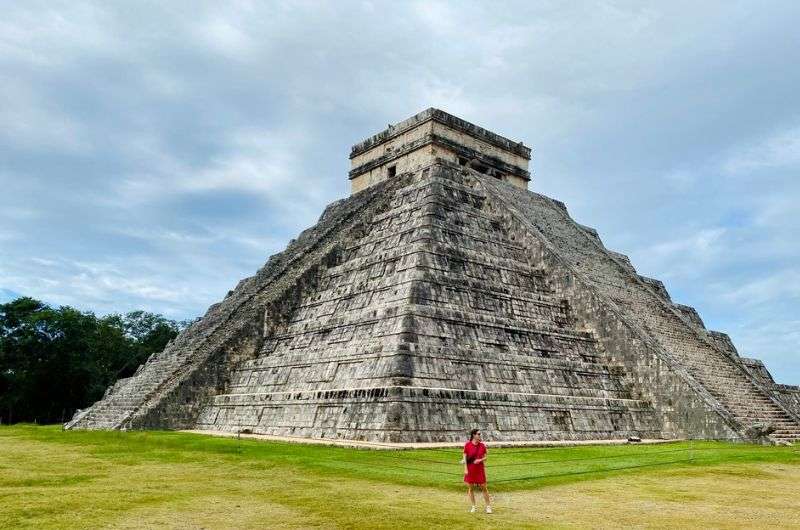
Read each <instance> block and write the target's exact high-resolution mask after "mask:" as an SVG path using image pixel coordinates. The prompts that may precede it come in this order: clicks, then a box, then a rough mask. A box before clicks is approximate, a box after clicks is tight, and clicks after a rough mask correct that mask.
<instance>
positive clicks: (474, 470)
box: [461, 429, 492, 513]
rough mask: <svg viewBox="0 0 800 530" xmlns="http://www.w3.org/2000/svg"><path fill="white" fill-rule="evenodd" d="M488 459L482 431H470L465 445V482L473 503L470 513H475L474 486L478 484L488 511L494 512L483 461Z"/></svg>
mask: <svg viewBox="0 0 800 530" xmlns="http://www.w3.org/2000/svg"><path fill="white" fill-rule="evenodd" d="M485 461H486V446H485V445H483V442H481V431H480V430H478V429H472V431H471V432H470V433H469V441H468V442H467V443H466V444H465V445H464V458H463V459H461V462H462V463H463V464H464V482H466V483H467V496H468V497H469V502H470V503H471V504H472V507H471V508H470V510H469V512H470V513H475V510H476V508H475V493H474V492H473V491H472V486H474V485H476V484H477V485H478V486H480V488H481V491H482V492H483V500H484V502H485V503H486V513H492V506H491V504H490V502H491V501H490V500H489V490H488V489H486V470H485V469H484V466H483V463H484V462H485Z"/></svg>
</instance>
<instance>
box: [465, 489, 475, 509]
mask: <svg viewBox="0 0 800 530" xmlns="http://www.w3.org/2000/svg"><path fill="white" fill-rule="evenodd" d="M467 497H469V502H470V504H471V505H472V506H475V492H473V491H472V484H467Z"/></svg>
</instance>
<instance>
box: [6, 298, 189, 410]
mask: <svg viewBox="0 0 800 530" xmlns="http://www.w3.org/2000/svg"><path fill="white" fill-rule="evenodd" d="M187 324H188V322H176V321H174V320H169V319H167V318H165V317H163V316H161V315H157V314H153V313H147V312H145V311H134V312H131V313H127V314H125V315H119V314H112V315H108V316H104V317H98V316H96V315H95V314H94V313H92V312H85V311H79V310H77V309H74V308H72V307H67V306H62V307H58V308H55V307H51V306H49V305H47V304H45V303H43V302H41V301H39V300H34V299H33V298H18V299H17V300H14V301H12V302H9V303H7V304H0V423H3V424H6V423H16V422H36V423H63V422H64V421H66V420H68V419H70V418H71V417H72V415H73V414H74V413H75V411H76V410H77V409H83V408H86V407H87V406H89V405H91V404H92V403H94V402H95V401H97V400H98V399H100V398H101V397H102V396H103V393H104V392H105V390H106V388H108V386H109V385H111V384H112V383H114V381H116V380H117V379H119V378H122V377H129V376H131V375H133V373H134V372H135V371H136V368H137V367H138V366H139V365H140V364H142V363H143V362H145V361H146V360H147V358H148V357H149V356H150V355H151V354H153V353H155V352H159V351H161V350H163V349H164V347H165V346H166V345H167V343H168V342H169V341H170V340H172V339H173V338H175V336H176V335H177V334H178V333H179V332H180V331H181V329H183V328H184V327H186V325H187Z"/></svg>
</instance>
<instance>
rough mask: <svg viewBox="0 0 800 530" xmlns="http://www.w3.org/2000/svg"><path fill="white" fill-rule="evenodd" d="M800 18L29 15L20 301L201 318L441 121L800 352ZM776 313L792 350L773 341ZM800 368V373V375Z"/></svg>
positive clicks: (1, 247) (720, 6)
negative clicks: (391, 146) (358, 172)
mask: <svg viewBox="0 0 800 530" xmlns="http://www.w3.org/2000/svg"><path fill="white" fill-rule="evenodd" d="M720 13H724V16H720ZM798 16H800V4H797V3H796V2H788V1H785V2H773V3H770V5H769V6H760V5H759V6H756V5H754V4H747V3H737V4H730V3H729V2H704V3H702V4H697V3H696V2H694V3H689V2H682V1H677V2H670V3H641V2H606V1H585V2H584V1H581V2H571V3H569V4H564V3H558V2H522V1H518V2H508V3H506V4H503V5H502V6H497V5H495V4H486V3H473V2H466V3H465V2H458V3H456V2H448V1H435V2H411V3H403V2H394V3H391V2H380V3H378V2H345V1H343V2H337V3H328V4H325V3H318V2H291V3H288V2H272V3H259V2H251V1H240V2H229V3H226V4H225V5H224V6H223V5H221V4H219V3H214V2H202V1H201V2H184V1H176V2H169V3H161V4H157V3H148V4H145V5H141V6H135V7H132V6H127V5H124V4H120V3H109V2H91V1H74V2H65V1H57V2H40V1H37V0H33V1H31V2H24V3H17V4H14V5H9V6H5V8H4V11H3V17H2V20H0V97H1V98H2V101H3V102H4V104H3V105H0V153H2V156H1V157H0V285H2V286H3V287H5V288H8V289H12V290H14V291H17V292H24V293H26V294H28V293H30V294H32V295H34V296H38V297H41V298H43V299H46V300H52V301H55V302H57V303H69V304H71V305H75V306H78V307H81V308H85V309H93V310H96V311H99V312H104V311H122V310H128V309H134V308H142V309H148V310H151V311H159V312H165V313H167V314H169V315H170V316H175V317H179V318H187V317H193V316H196V315H199V314H201V313H202V312H203V311H205V308H206V307H207V306H208V305H209V304H211V303H213V302H216V301H218V300H219V299H220V298H221V297H222V296H224V294H225V293H226V292H227V290H228V289H230V288H231V287H232V286H233V285H235V284H236V282H237V281H238V280H239V279H240V278H242V277H244V276H247V275H250V274H252V273H254V272H255V270H257V269H258V267H259V266H260V265H261V264H263V262H264V261H265V260H266V258H267V257H268V256H269V255H270V254H272V253H274V252H276V251H279V250H281V249H282V248H283V247H284V245H285V244H286V242H288V240H290V239H291V238H293V237H295V236H296V235H297V233H299V232H300V231H301V230H302V229H304V228H306V227H308V226H309V225H311V224H312V223H313V222H315V221H316V218H317V217H318V216H319V214H320V212H321V211H322V209H323V208H324V206H325V205H326V204H327V203H329V202H331V201H333V200H336V199H338V198H341V197H343V196H346V195H347V193H348V184H349V183H348V180H347V170H348V169H349V167H348V163H349V161H348V159H347V156H348V154H349V147H350V145H352V144H353V143H355V142H357V141H359V140H361V139H362V138H364V137H366V136H368V135H370V134H373V133H375V132H378V131H380V130H381V129H382V128H383V127H384V126H385V125H386V124H387V123H394V122H397V121H399V120H402V119H404V118H406V117H408V116H410V115H412V114H414V113H416V112H418V111H419V110H422V109H424V108H427V107H429V106H439V107H442V108H444V109H445V110H449V111H451V112H453V113H456V114H458V115H461V116H462V117H464V118H465V119H467V120H470V121H473V122H475V123H477V124H479V125H481V126H485V127H487V128H489V129H491V130H495V131H497V132H499V133H501V134H503V135H506V136H509V137H512V138H515V139H519V140H522V141H524V142H525V144H526V145H530V146H532V147H533V150H534V158H533V163H532V168H533V175H534V179H533V187H534V189H536V190H537V191H540V192H543V193H546V194H548V195H551V196H553V197H556V198H558V199H561V200H564V201H565V202H566V203H567V204H568V206H569V208H570V211H571V212H572V213H573V215H575V216H576V217H577V218H578V219H580V220H581V222H583V223H585V224H588V225H591V226H594V227H596V228H597V229H598V230H599V231H600V233H601V234H602V236H603V240H604V241H605V242H606V244H607V245H608V246H609V247H610V248H614V249H615V250H618V251H621V252H624V253H627V254H629V255H630V256H631V257H632V259H633V262H634V264H635V265H636V267H637V269H638V270H640V271H641V272H642V273H643V274H647V275H650V276H655V277H661V278H662V279H665V280H667V283H668V287H669V288H670V290H671V292H672V293H673V295H675V296H676V297H677V298H678V299H680V301H682V302H685V303H690V304H692V305H695V306H696V307H698V309H700V310H701V313H702V314H703V317H704V318H705V319H706V321H709V322H713V323H714V324H715V325H717V326H718V327H721V328H722V329H724V330H725V329H729V330H731V331H732V335H733V336H734V338H735V339H736V338H737V337H744V339H743V340H745V341H747V343H751V344H754V345H755V346H757V347H758V349H759V352H758V353H759V354H760V355H764V356H767V357H769V358H770V359H772V360H775V359H789V358H790V356H791V354H792V352H795V351H796V348H794V349H792V348H790V347H789V344H790V342H791V341H790V339H789V338H786V337H792V336H794V335H792V333H794V331H796V330H797V323H796V322H794V321H792V320H791V319H788V318H785V317H784V315H786V314H793V313H796V312H797V298H796V296H795V294H793V293H792V291H791V289H788V290H781V289H779V288H778V286H779V285H780V283H781V281H784V282H789V281H790V279H791V278H792V276H791V275H792V274H794V272H795V271H796V265H795V264H796V263H798V260H800V248H798V245H797V244H796V242H795V239H796V235H795V234H796V233H797V232H798V231H800V220H798V217H797V215H796V213H795V212H796V208H795V204H796V203H797V200H798V198H800V180H799V179H797V169H798V165H799V164H798V156H800V155H798V138H799V137H800V132H799V131H800V129H798V125H797V123H798V122H797V118H798V116H800V102H798V99H797V97H796V94H797V93H798V92H800V70H798V69H797V68H793V67H792V66H793V65H794V64H795V63H796V62H797V61H796V58H797V53H798V52H797V50H798V49H800V37H798V33H797V30H796V27H795V26H796V24H795V23H794V21H795V20H797V19H798ZM724 293H728V294H724ZM745 312H746V313H747V315H740V314H739V313H745ZM770 319H772V321H775V322H782V323H784V324H785V325H786V327H787V331H786V332H785V333H783V334H782V335H781V336H780V337H778V336H776V337H775V338H774V340H772V339H766V338H765V339H763V340H762V341H761V342H758V343H756V342H755V341H754V340H753V339H752V337H753V334H751V333H750V332H749V331H748V330H750V329H761V328H763V325H764V324H763V323H766V322H769V321H770ZM748 326H751V327H752V328H751V327H748ZM781 337H782V338H781ZM795 365H796V366H795ZM795 365H792V364H791V362H789V361H786V362H785V363H784V364H781V365H780V367H781V368H780V369H781V370H783V371H784V373H785V374H786V375H787V377H786V378H790V377H789V376H791V377H793V378H794V379H795V380H797V381H800V363H795ZM791 366H795V368H792V367H791Z"/></svg>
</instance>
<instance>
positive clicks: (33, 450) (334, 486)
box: [0, 426, 800, 529]
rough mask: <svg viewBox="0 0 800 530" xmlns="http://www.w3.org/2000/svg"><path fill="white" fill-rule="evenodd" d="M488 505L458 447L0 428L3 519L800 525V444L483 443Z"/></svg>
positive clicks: (83, 524) (325, 524)
mask: <svg viewBox="0 0 800 530" xmlns="http://www.w3.org/2000/svg"><path fill="white" fill-rule="evenodd" d="M489 447H490V457H489V460H488V461H487V474H488V476H489V481H490V489H491V490H492V494H493V496H494V506H495V514H493V515H486V514H483V513H480V514H469V513H467V503H466V499H465V496H464V493H463V486H462V483H461V479H462V475H461V467H460V466H459V465H458V464H457V462H458V460H459V458H460V455H459V451H458V450H449V449H448V450H444V449H443V450H420V451H393V452H385V451H371V450H357V449H345V448H335V447H323V446H308V445H295V444H284V443H267V442H260V441H245V440H242V441H237V440H235V439H225V438H212V437H206V436H201V435H193V434H185V433H173V432H128V433H120V432H74V431H70V432H62V431H61V430H60V428H59V427H35V426H14V427H0V526H2V527H10V528H97V527H113V528H147V527H176V528H355V527H374V528H398V527H406V528H444V527H457V528H462V529H463V528H515V527H594V528H602V527H620V526H626V527H669V528H675V527H687V528H688V527H694V528H696V527H709V526H711V527H730V528H754V527H768V526H772V527H792V526H793V525H794V527H797V528H800V451H798V449H797V448H785V447H757V446H747V445H731V444H722V443H713V442H694V443H675V444H664V445H650V446H641V445H639V446H633V445H632V446H588V447H572V448H540V449H522V448H513V449H495V450H492V449H491V444H490V445H489Z"/></svg>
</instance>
